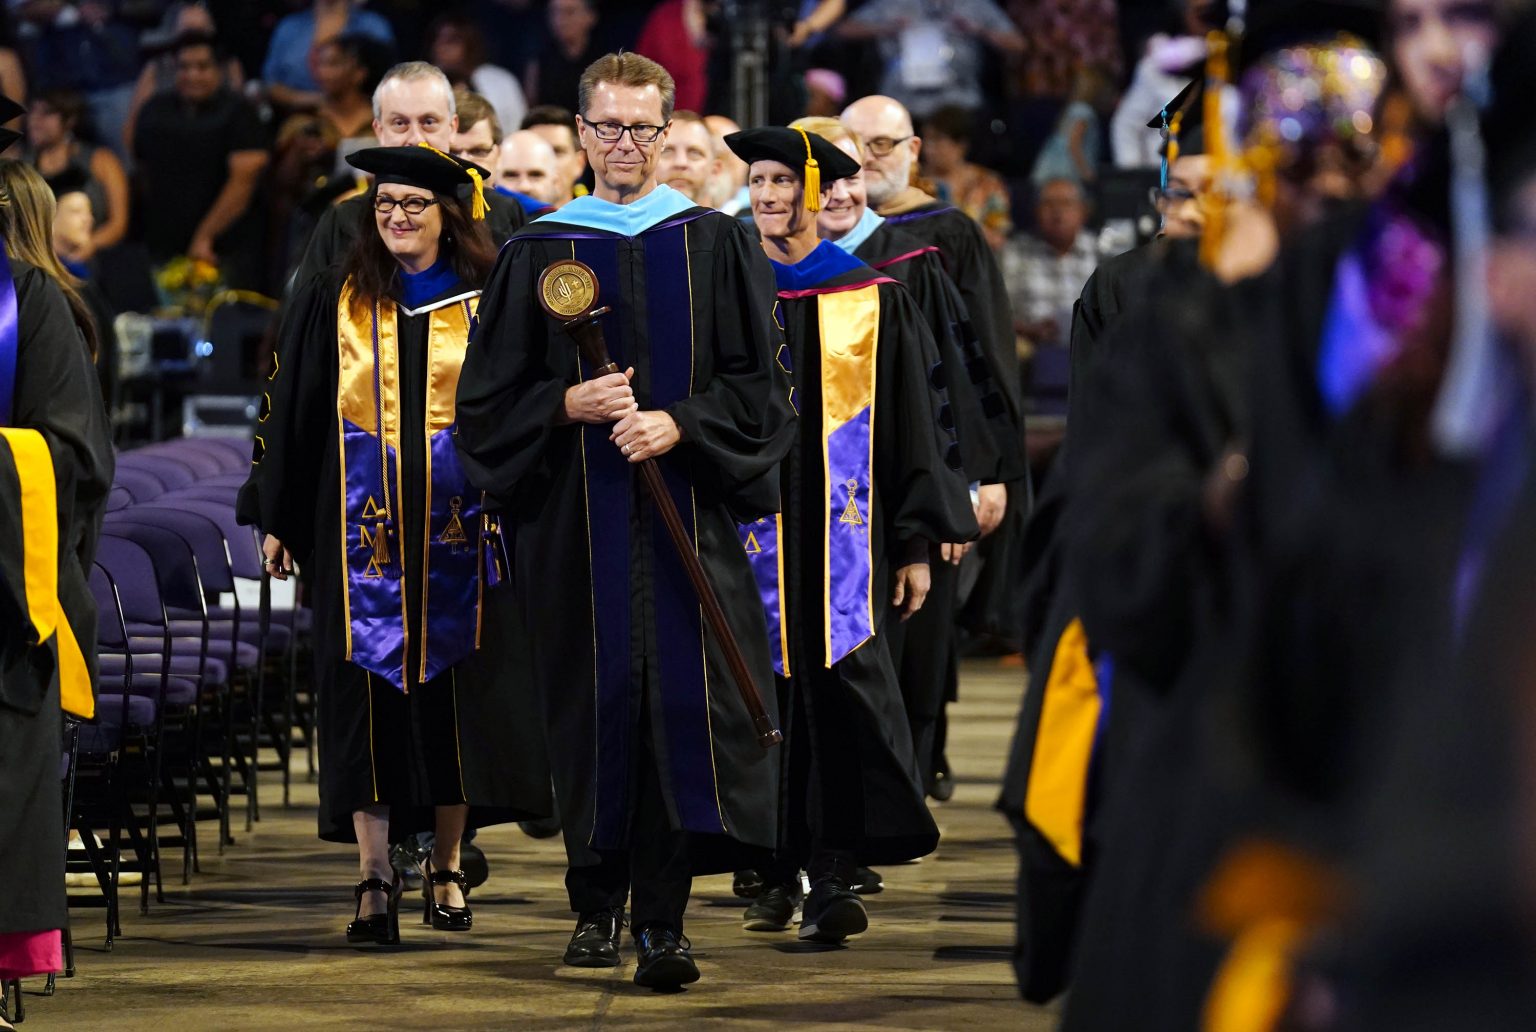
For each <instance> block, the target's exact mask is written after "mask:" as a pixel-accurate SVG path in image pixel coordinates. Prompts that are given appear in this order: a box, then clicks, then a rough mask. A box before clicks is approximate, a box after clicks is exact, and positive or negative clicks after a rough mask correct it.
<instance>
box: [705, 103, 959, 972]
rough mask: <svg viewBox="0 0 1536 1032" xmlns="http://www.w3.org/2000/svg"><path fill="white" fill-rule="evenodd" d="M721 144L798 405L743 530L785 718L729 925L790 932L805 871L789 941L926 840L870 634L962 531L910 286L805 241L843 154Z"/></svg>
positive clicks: (780, 142) (790, 141) (881, 650)
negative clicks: (768, 272)
mask: <svg viewBox="0 0 1536 1032" xmlns="http://www.w3.org/2000/svg"><path fill="white" fill-rule="evenodd" d="M726 143H727V144H728V145H729V146H730V147H731V149H732V150H733V151H734V152H735V153H736V154H737V155H738V156H739V157H740V158H741V159H742V160H743V161H747V162H749V163H751V165H752V169H751V178H750V182H749V187H750V189H751V193H752V214H753V219H754V221H755V222H756V224H757V228H758V230H759V232H760V234H761V235H762V238H763V243H762V246H763V250H764V251H766V252H767V253H768V255H769V257H770V258H771V259H773V272H774V277H775V279H776V281H777V283H778V288H779V312H780V321H781V324H782V326H783V329H784V345H783V347H782V349H781V351H780V355H779V362H780V364H781V365H782V366H783V367H784V368H785V369H786V370H787V371H788V372H789V375H790V377H791V379H792V381H793V384H794V395H793V399H794V402H795V405H796V410H797V412H798V413H799V417H800V424H799V426H800V435H799V440H798V442H797V444H796V446H795V448H794V450H793V451H791V453H790V455H789V461H788V462H787V463H786V464H785V467H784V470H783V475H782V481H781V482H782V485H783V492H784V504H783V510H782V512H781V513H780V514H779V515H778V516H775V517H770V518H766V519H761V520H758V521H756V522H749V523H745V524H744V525H743V527H742V541H743V543H744V545H745V548H746V550H747V552H748V553H749V554H750V555H751V557H752V563H753V568H754V570H755V572H756V575H757V578H758V582H759V584H760V586H761V590H762V594H763V602H764V610H765V612H766V613H767V615H768V619H769V624H770V636H771V638H772V639H773V640H774V641H775V643H776V644H777V645H778V653H777V655H776V657H775V664H776V667H777V669H778V671H779V673H780V674H781V675H782V678H783V679H782V683H781V700H782V702H783V704H784V706H785V710H786V712H787V713H788V714H789V721H788V723H789V724H790V727H789V737H788V742H787V744H788V748H789V756H788V758H787V761H786V762H787V764H788V768H789V770H788V776H787V778H786V788H785V798H784V808H785V829H784V834H783V836H782V844H781V846H780V849H779V854H778V856H777V857H776V858H775V861H774V863H773V865H772V866H771V867H770V868H768V869H767V870H765V871H764V889H763V893H762V895H760V896H759V898H758V900H757V902H756V903H754V904H753V907H752V908H751V909H750V910H749V911H748V914H747V918H746V920H745V924H746V925H747V927H748V928H749V930H764V931H767V930H781V929H785V928H788V926H789V924H790V922H791V921H792V919H793V913H794V909H795V906H794V905H795V902H796V898H797V896H798V882H799V876H800V870H801V868H802V867H804V868H805V869H806V871H807V873H808V874H809V876H810V880H811V894H810V896H809V897H808V898H807V899H806V900H805V903H804V920H803V922H802V924H801V929H800V937H801V938H802V939H808V940H813V941H821V942H833V943H836V942H841V941H842V940H844V939H846V938H847V937H848V936H850V935H856V934H858V933H859V932H862V931H863V930H864V929H865V928H866V927H867V926H868V917H867V915H866V913H865V910H864V906H863V902H862V901H861V900H860V898H859V896H858V895H857V894H856V893H855V892H853V891H852V889H851V887H850V886H851V882H852V880H853V878H854V872H855V870H856V868H857V865H858V864H859V863H860V862H863V863H889V862H898V861H902V860H910V859H914V858H916V857H919V856H923V855H926V854H927V853H929V852H931V851H932V850H933V848H934V846H935V845H936V844H937V842H938V829H937V828H936V827H935V825H934V823H933V818H932V817H931V816H930V815H929V814H928V810H927V806H926V805H925V803H924V801H923V789H922V785H921V783H920V782H919V780H918V773H917V767H916V763H915V760H914V758H913V756H912V754H911V751H910V745H911V738H910V734H909V732H908V731H907V728H906V719H905V713H904V709H903V707H902V702H901V695H900V690H899V688H898V685H897V683H896V678H895V671H894V670H893V668H892V666H891V660H890V655H889V652H888V650H887V649H886V647H885V641H884V638H883V636H882V628H883V627H884V625H885V623H886V621H887V620H888V619H890V618H892V616H893V614H892V611H891V610H892V608H893V607H894V608H896V609H898V610H901V612H902V614H903V615H906V614H909V613H911V612H914V611H916V610H917V609H918V608H919V607H920V606H921V604H922V600H923V597H924V596H926V594H927V591H928V554H929V547H930V544H931V543H932V542H963V541H967V540H969V539H971V538H973V537H975V535H976V533H977V528H976V521H975V517H974V515H973V514H972V511H971V505H970V498H969V495H968V492H967V491H966V485H965V480H964V477H963V475H962V473H961V472H960V454H959V447H958V445H956V444H955V442H954V440H953V437H952V436H951V435H949V434H948V433H947V432H946V431H945V430H944V429H943V426H942V424H943V422H944V421H945V418H946V417H944V416H943V415H942V409H943V406H944V404H945V399H944V393H943V390H942V388H940V387H938V386H936V385H935V384H934V383H933V379H932V371H933V369H934V367H935V365H936V363H937V358H938V355H937V350H936V347H935V345H934V343H933V340H932V338H931V337H930V336H929V334H928V332H927V329H926V327H925V326H924V324H923V322H922V319H921V317H920V315H919V314H918V312H917V311H916V309H915V308H914V306H913V303H912V300H911V297H910V295H909V294H908V293H907V291H906V288H905V287H902V286H901V285H900V284H899V283H897V282H895V281H894V280H892V279H890V278H889V277H886V276H882V275H880V274H879V273H877V272H875V271H874V270H873V269H871V268H869V267H868V266H867V265H865V264H864V263H863V262H861V261H859V260H858V259H857V258H854V257H853V256H852V255H849V254H848V253H847V252H845V251H843V250H841V249H840V248H838V247H837V246H835V245H834V244H832V243H829V242H826V241H818V239H817V236H816V223H815V212H816V211H817V210H818V209H819V206H820V202H821V200H822V199H823V191H822V190H821V189H820V188H819V187H820V184H821V183H827V182H829V181H831V180H834V179H838V178H841V177H843V176H848V175H852V174H854V173H856V172H857V171H858V165H857V163H856V162H854V161H853V159H852V158H849V157H848V156H847V155H846V154H844V153H843V152H842V151H840V150H838V149H837V148H836V147H834V146H833V145H832V144H830V143H828V142H827V141H826V140H824V139H822V138H821V137H819V136H812V135H809V134H807V133H806V132H805V131H804V130H799V129H785V128H777V127H775V128H764V129H755V130H749V131H746V132H742V133H735V134H732V135H731V136H728V137H727V138H726ZM791 163H792V164H791ZM817 180H819V182H817Z"/></svg>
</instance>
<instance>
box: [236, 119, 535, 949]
mask: <svg viewBox="0 0 1536 1032" xmlns="http://www.w3.org/2000/svg"><path fill="white" fill-rule="evenodd" d="M348 162H349V163H350V164H352V165H353V166H354V167H356V168H358V169H359V170H361V171H364V172H368V173H370V174H372V175H373V176H374V183H373V186H372V187H371V188H370V189H369V190H368V191H367V193H366V194H365V195H364V198H363V204H362V206H361V207H360V208H356V209H354V211H356V212H357V213H358V214H359V215H360V216H361V219H366V222H365V224H364V225H361V226H358V227H357V230H356V235H355V236H354V237H353V239H352V242H351V243H350V245H349V247H348V249H347V251H346V252H345V254H344V255H342V256H341V258H342V260H341V263H340V264H339V266H336V267H328V268H325V269H322V270H321V271H320V272H318V273H317V274H316V275H314V276H313V277H311V278H310V279H309V280H307V281H306V282H304V283H303V284H300V285H299V287H298V288H297V290H296V292H295V294H294V296H293V298H292V301H291V303H290V305H289V309H288V312H287V315H286V317H285V318H284V320H283V324H282V331H281V340H280V342H279V346H278V361H277V362H276V363H275V366H274V370H273V373H272V376H271V377H269V379H270V380H271V384H270V386H269V387H268V389H267V391H266V393H265V394H264V395H263V402H262V408H261V413H260V415H259V417H258V421H257V429H256V437H255V445H254V449H253V454H252V471H251V475H250V478H249V479H248V480H247V482H246V484H245V486H244V488H242V490H241V492H240V498H239V504H238V510H239V516H240V521H241V522H242V523H245V524H249V525H252V526H255V527H257V528H258V529H259V530H260V531H261V532H262V533H263V534H264V535H265V536H264V541H263V545H262V550H263V552H264V554H265V556H266V558H265V565H266V567H267V570H268V571H269V572H270V573H271V575H272V576H274V577H276V578H278V579H279V580H283V579H287V578H288V577H289V576H292V575H293V574H294V572H295V563H296V562H297V563H299V564H302V565H304V566H306V567H308V569H307V571H306V572H307V573H308V574H309V578H310V583H311V584H312V591H313V605H314V611H315V647H314V660H315V670H314V675H315V678H316V681H317V687H318V695H319V698H320V706H321V711H322V712H321V720H320V726H321V728H322V731H321V734H322V742H321V748H320V757H321V760H320V799H321V805H320V811H319V815H318V816H319V834H320V837H321V838H322V839H323V840H325V841H328V842H356V843H357V847H358V865H359V873H360V875H361V878H360V880H359V882H358V883H357V885H356V886H355V889H354V895H355V897H356V911H355V913H354V917H353V920H352V921H351V922H350V923H349V924H348V925H347V928H346V939H347V941H348V942H349V943H359V944H363V943H368V944H379V945H393V944H395V943H398V942H399V941H400V928H399V901H400V895H401V889H402V885H403V882H402V880H401V876H400V874H399V873H398V872H396V871H395V870H394V869H393V865H392V863H391V858H390V846H391V843H394V842H399V841H401V840H402V839H404V838H406V837H407V836H409V835H414V834H416V833H418V832H421V831H424V830H431V831H433V832H434V842H433V846H432V848H431V851H430V853H428V855H427V856H426V857H425V859H424V869H423V885H424V887H423V894H424V900H423V903H424V910H425V913H424V923H425V922H430V924H431V925H432V927H433V928H434V929H436V930H438V931H449V932H467V931H469V930H470V929H471V927H472V926H473V923H474V915H473V913H472V912H471V910H470V907H469V903H468V899H467V894H468V891H469V888H470V883H469V878H468V876H467V875H466V874H465V871H464V869H463V863H462V857H461V854H462V853H463V852H464V851H463V850H461V846H460V844H461V841H462V839H463V837H464V835H465V833H466V831H469V830H471V829H475V828H479V827H483V826H485V825H487V824H495V823H500V822H502V821H507V820H515V819H522V818H527V817H543V816H547V815H548V813H549V811H550V800H549V776H548V773H547V767H546V766H545V763H544V761H543V755H544V742H543V736H542V735H541V734H540V733H539V731H538V724H537V717H536V716H535V714H534V713H533V711H532V710H529V709H525V708H523V704H524V703H525V702H526V696H523V695H520V694H518V693H516V692H515V691H514V690H513V687H512V685H511V684H510V683H509V679H508V677H507V672H508V671H509V670H511V669H516V668H517V667H518V666H519V665H520V663H521V662H522V649H523V636H522V634H521V633H520V630H519V626H520V625H519V624H518V621H517V618H516V615H515V613H514V611H513V609H512V608H511V603H512V598H511V594H510V592H509V591H508V590H507V588H506V586H505V584H504V583H502V580H504V577H505V573H506V570H505V566H504V564H502V565H498V564H501V563H502V560H501V559H500V558H499V555H500V553H499V552H498V548H501V547H502V546H501V545H500V539H499V536H498V535H496V534H495V533H494V532H493V531H492V530H491V529H490V525H489V523H488V522H487V521H486V518H485V516H484V514H483V510H482V506H481V501H480V496H479V494H478V493H477V492H475V491H474V490H472V489H471V487H470V485H469V483H468V481H467V479H466V476H465V472H464V470H463V468H462V467H461V466H460V463H459V462H458V458H457V453H456V452H455V450H454V445H453V434H452V427H453V422H454V395H455V389H456V387H457V384H458V379H459V375H460V369H461V366H462V363H463V360H464V349H465V348H466V346H467V345H468V341H469V334H470V330H471V327H472V326H473V325H474V318H475V314H476V311H477V309H478V306H479V300H480V287H481V284H483V282H484V279H485V276H486V275H487V274H488V273H489V271H490V267H491V263H492V262H493V261H494V258H495V250H494V245H493V244H492V242H491V240H490V239H489V237H488V236H487V235H486V232H485V228H484V226H485V224H484V217H485V204H484V197H483V196H482V186H481V183H480V181H479V180H478V179H476V178H475V177H474V176H471V175H470V169H469V167H468V166H467V165H465V164H464V163H463V162H461V161H459V160H458V159H456V158H453V157H451V156H449V155H447V154H444V153H442V152H440V151H436V150H434V149H432V148H430V147H426V146H410V147H374V148H368V149H366V150H362V151H358V152H357V153H355V154H353V155H351V156H349V158H348ZM361 219H360V220H361ZM486 728H494V729H495V736H494V738H492V737H487V735H485V734H484V733H483V731H484V729H486Z"/></svg>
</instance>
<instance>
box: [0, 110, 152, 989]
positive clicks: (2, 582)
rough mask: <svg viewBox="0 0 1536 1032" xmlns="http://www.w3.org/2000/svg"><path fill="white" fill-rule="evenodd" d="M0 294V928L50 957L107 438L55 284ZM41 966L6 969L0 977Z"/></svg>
mask: <svg viewBox="0 0 1536 1032" xmlns="http://www.w3.org/2000/svg"><path fill="white" fill-rule="evenodd" d="M12 107H14V105H12ZM17 113H19V110H18V112H17ZM5 135H8V136H9V137H10V138H11V139H12V140H13V139H14V138H15V137H16V135H17V134H15V133H5V134H0V138H3V136H5ZM5 142H6V143H9V142H11V140H5ZM43 243H44V246H46V245H47V241H44V242H43ZM0 293H3V294H9V295H11V296H10V298H9V302H10V304H11V305H14V307H13V308H12V309H11V310H12V312H13V313H14V315H13V316H12V318H13V319H14V320H15V321H14V322H13V323H12V324H11V325H10V326H9V327H8V328H5V330H4V331H0V842H4V843H5V848H4V850H0V876H3V877H4V878H5V883H6V884H7V885H8V886H10V891H8V892H6V893H5V896H4V899H3V901H0V935H3V936H6V937H10V936H16V935H27V936H31V935H38V936H46V935H49V934H52V935H53V936H54V942H53V945H52V946H51V947H50V949H51V950H52V951H53V953H54V955H55V956H56V955H57V950H58V944H57V943H58V940H57V932H56V930H57V929H63V928H67V927H68V926H69V913H68V907H67V905H66V900H65V893H64V879H63V877H62V872H63V869H64V827H63V818H64V804H63V799H62V798H61V790H60V782H59V743H60V741H61V737H62V732H63V725H62V711H61V706H62V707H63V709H64V710H68V711H69V712H71V713H73V714H74V715H76V716H78V717H82V718H86V717H90V716H92V715H93V713H94V710H95V704H94V700H93V683H94V677H95V664H96V649H95V643H96V607H95V604H94V603H93V601H92V598H91V593H90V588H89V586H88V577H89V571H90V568H91V563H92V561H93V559H94V556H95V551H96V539H97V535H98V533H99V531H100V529H101V517H102V513H103V511H104V509H105V503H106V498H107V492H108V490H109V489H110V488H111V484H112V470H113V458H112V438H111V432H110V429H109V427H108V425H107V414H106V411H105V409H104V408H103V406H102V402H101V391H100V388H99V386H98V385H97V380H96V371H95V370H94V369H93V368H92V367H91V358H90V354H89V352H88V351H87V349H86V343H85V341H84V340H83V339H82V337H81V330H80V328H79V327H78V325H77V323H76V321H75V318H73V317H72V315H71V311H70V306H69V305H68V304H67V303H66V301H65V297H64V295H63V294H62V293H61V292H60V290H59V287H58V286H57V285H56V284H55V283H54V282H53V280H51V279H50V278H49V277H48V276H47V275H46V274H45V273H43V272H42V271H41V270H39V269H36V268H34V267H32V266H31V265H28V264H26V263H24V262H20V261H16V260H11V261H9V262H7V264H6V265H5V266H4V267H3V268H0ZM80 314H81V315H82V316H83V315H84V312H83V310H81V313H80ZM103 715H104V716H106V715H107V714H103ZM111 719H113V720H121V719H122V716H121V714H117V713H113V714H111ZM11 942H12V944H13V946H14V945H15V944H16V940H15V939H11ZM21 952H25V951H21ZM34 952H35V953H36V954H38V955H45V956H46V955H47V954H48V952H49V950H48V949H36V950H35V951H34ZM43 973H45V972H43V971H36V970H27V971H21V970H17V969H14V968H12V969H8V970H6V971H5V972H4V977H6V978H8V979H9V978H18V977H24V976H27V975H32V974H43ZM0 1017H3V1011H0Z"/></svg>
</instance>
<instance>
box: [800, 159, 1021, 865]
mask: <svg viewBox="0 0 1536 1032" xmlns="http://www.w3.org/2000/svg"><path fill="white" fill-rule="evenodd" d="M850 145H851V142H839V143H838V146H839V147H842V148H844V149H847V147H848V146H850ZM853 178H854V179H858V180H860V182H859V184H858V186H860V187H861V186H862V176H858V177H853ZM841 194H846V195H847V197H846V198H844V197H842V196H840V195H841ZM840 203H849V204H852V205H853V207H854V210H856V211H858V212H859V215H858V221H857V222H856V223H855V224H854V226H853V228H851V229H849V230H847V231H846V232H844V233H841V234H835V235H834V234H833V233H830V232H828V230H827V228H826V220H825V219H823V220H822V228H821V233H822V235H823V236H824V237H825V238H826V239H828V240H830V241H832V242H833V243H834V244H836V245H837V246H838V247H840V248H842V249H843V250H844V251H847V252H848V253H850V254H852V255H854V256H855V257H857V258H859V259H860V260H861V261H863V262H865V263H866V264H868V265H869V266H870V267H871V268H873V269H875V270H877V271H879V272H882V273H884V274H885V275H888V276H890V277H892V278H893V279H896V280H898V281H899V282H901V283H902V284H903V285H904V286H906V287H907V289H908V290H909V291H910V292H911V294H912V299H913V301H915V302H916V304H917V307H918V311H919V312H920V313H921V314H922V318H923V322H924V323H925V324H926V325H927V327H928V330H929V332H930V334H931V335H932V337H933V340H934V342H935V343H936V344H937V345H938V350H939V364H938V365H937V366H936V367H935V370H934V375H935V376H936V377H937V378H938V381H937V382H938V383H939V384H940V385H942V386H943V387H944V388H945V390H946V392H947V394H948V399H949V406H948V413H949V415H948V417H947V418H945V422H946V423H947V424H949V427H951V428H952V429H953V431H954V434H955V438H956V441H957V443H958V444H959V446H960V460H961V466H962V469H963V471H964V473H965V478H966V480H967V481H968V482H969V483H970V484H971V485H972V489H973V490H974V491H975V492H976V500H977V502H978V503H979V496H980V489H981V488H982V487H987V488H988V489H989V490H991V489H992V486H993V485H999V484H1007V483H1009V482H1012V481H1017V480H1019V479H1020V478H1022V477H1023V476H1024V475H1025V473H1026V472H1027V466H1026V460H1025V457H1024V450H1023V435H1022V434H1021V433H1019V428H1018V426H1017V424H1016V423H1015V422H1014V419H1013V415H1012V413H1011V411H1010V410H1009V408H1008V406H1007V403H1006V402H1005V401H1004V400H1003V397H1002V393H1001V391H1000V390H999V389H998V387H997V382H996V380H994V379H993V377H992V367H991V364H990V363H989V362H988V361H987V358H986V355H985V353H984V352H983V351H982V348H981V342H980V340H979V338H978V337H977V336H976V332H975V329H974V327H973V326H972V325H971V320H970V314H969V312H968V311H967V310H966V307H965V300H964V298H962V297H961V295H960V291H959V288H958V287H956V286H955V283H954V281H953V280H952V279H950V277H949V274H948V273H947V272H946V271H945V268H944V260H943V256H942V254H941V253H940V251H939V249H938V248H937V247H935V246H934V245H932V244H925V243H924V242H923V241H922V240H920V239H918V238H917V237H915V236H913V235H912V234H910V233H908V232H906V231H905V230H903V229H901V228H900V227H899V226H895V225H892V224H891V223H890V222H889V221H888V220H886V219H884V218H882V217H881V216H880V215H877V214H876V213H875V212H874V210H873V209H871V208H870V207H868V205H867V204H866V203H865V193H864V191H863V190H862V189H857V188H855V189H848V188H841V187H839V186H837V185H836V184H834V188H833V193H832V197H831V200H830V207H829V209H828V210H829V211H830V210H836V208H837V206H838V205H839V204H840ZM941 418H942V417H941ZM978 508H979V505H978ZM978 516H979V513H978ZM964 552H965V546H957V545H956V544H954V543H950V542H946V543H942V544H941V545H938V546H935V548H934V550H933V554H932V555H930V557H929V559H930V562H929V570H930V580H931V587H930V589H929V592H928V598H927V600H926V601H925V602H924V603H923V608H922V609H921V610H920V611H919V612H917V613H916V614H914V615H913V616H912V618H911V619H910V620H908V621H906V622H905V623H902V624H900V625H899V626H896V627H893V628H892V630H891V633H890V635H889V643H890V648H891V658H892V661H893V662H894V663H895V665H896V669H897V674H898V677H899V679H900V683H901V692H902V697H903V699H905V701H906V709H907V723H908V725H909V726H910V728H911V731H912V747H913V750H914V752H915V753H916V756H917V764H918V770H919V772H920V774H921V775H922V779H923V786H924V788H925V789H926V790H927V792H928V794H929V795H931V796H933V797H934V798H936V799H939V800H941V801H942V800H947V799H948V798H949V797H950V796H951V794H953V792H954V783H953V781H952V780H951V779H950V777H949V771H948V770H947V769H946V768H945V767H943V766H941V765H940V762H939V761H940V760H941V758H942V753H943V748H942V743H941V742H940V735H939V732H940V730H941V727H942V718H943V714H944V706H945V703H947V702H951V701H953V700H954V699H955V697H956V695H957V690H958V687H959V671H958V656H957V648H956V640H955V637H956V627H955V618H956V612H955V608H956V604H957V602H958V597H959V588H960V575H959V570H958V569H957V567H958V564H959V562H960V557H961V556H962V555H963V554H964ZM865 882H866V884H872V882H871V881H870V880H869V879H865Z"/></svg>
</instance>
